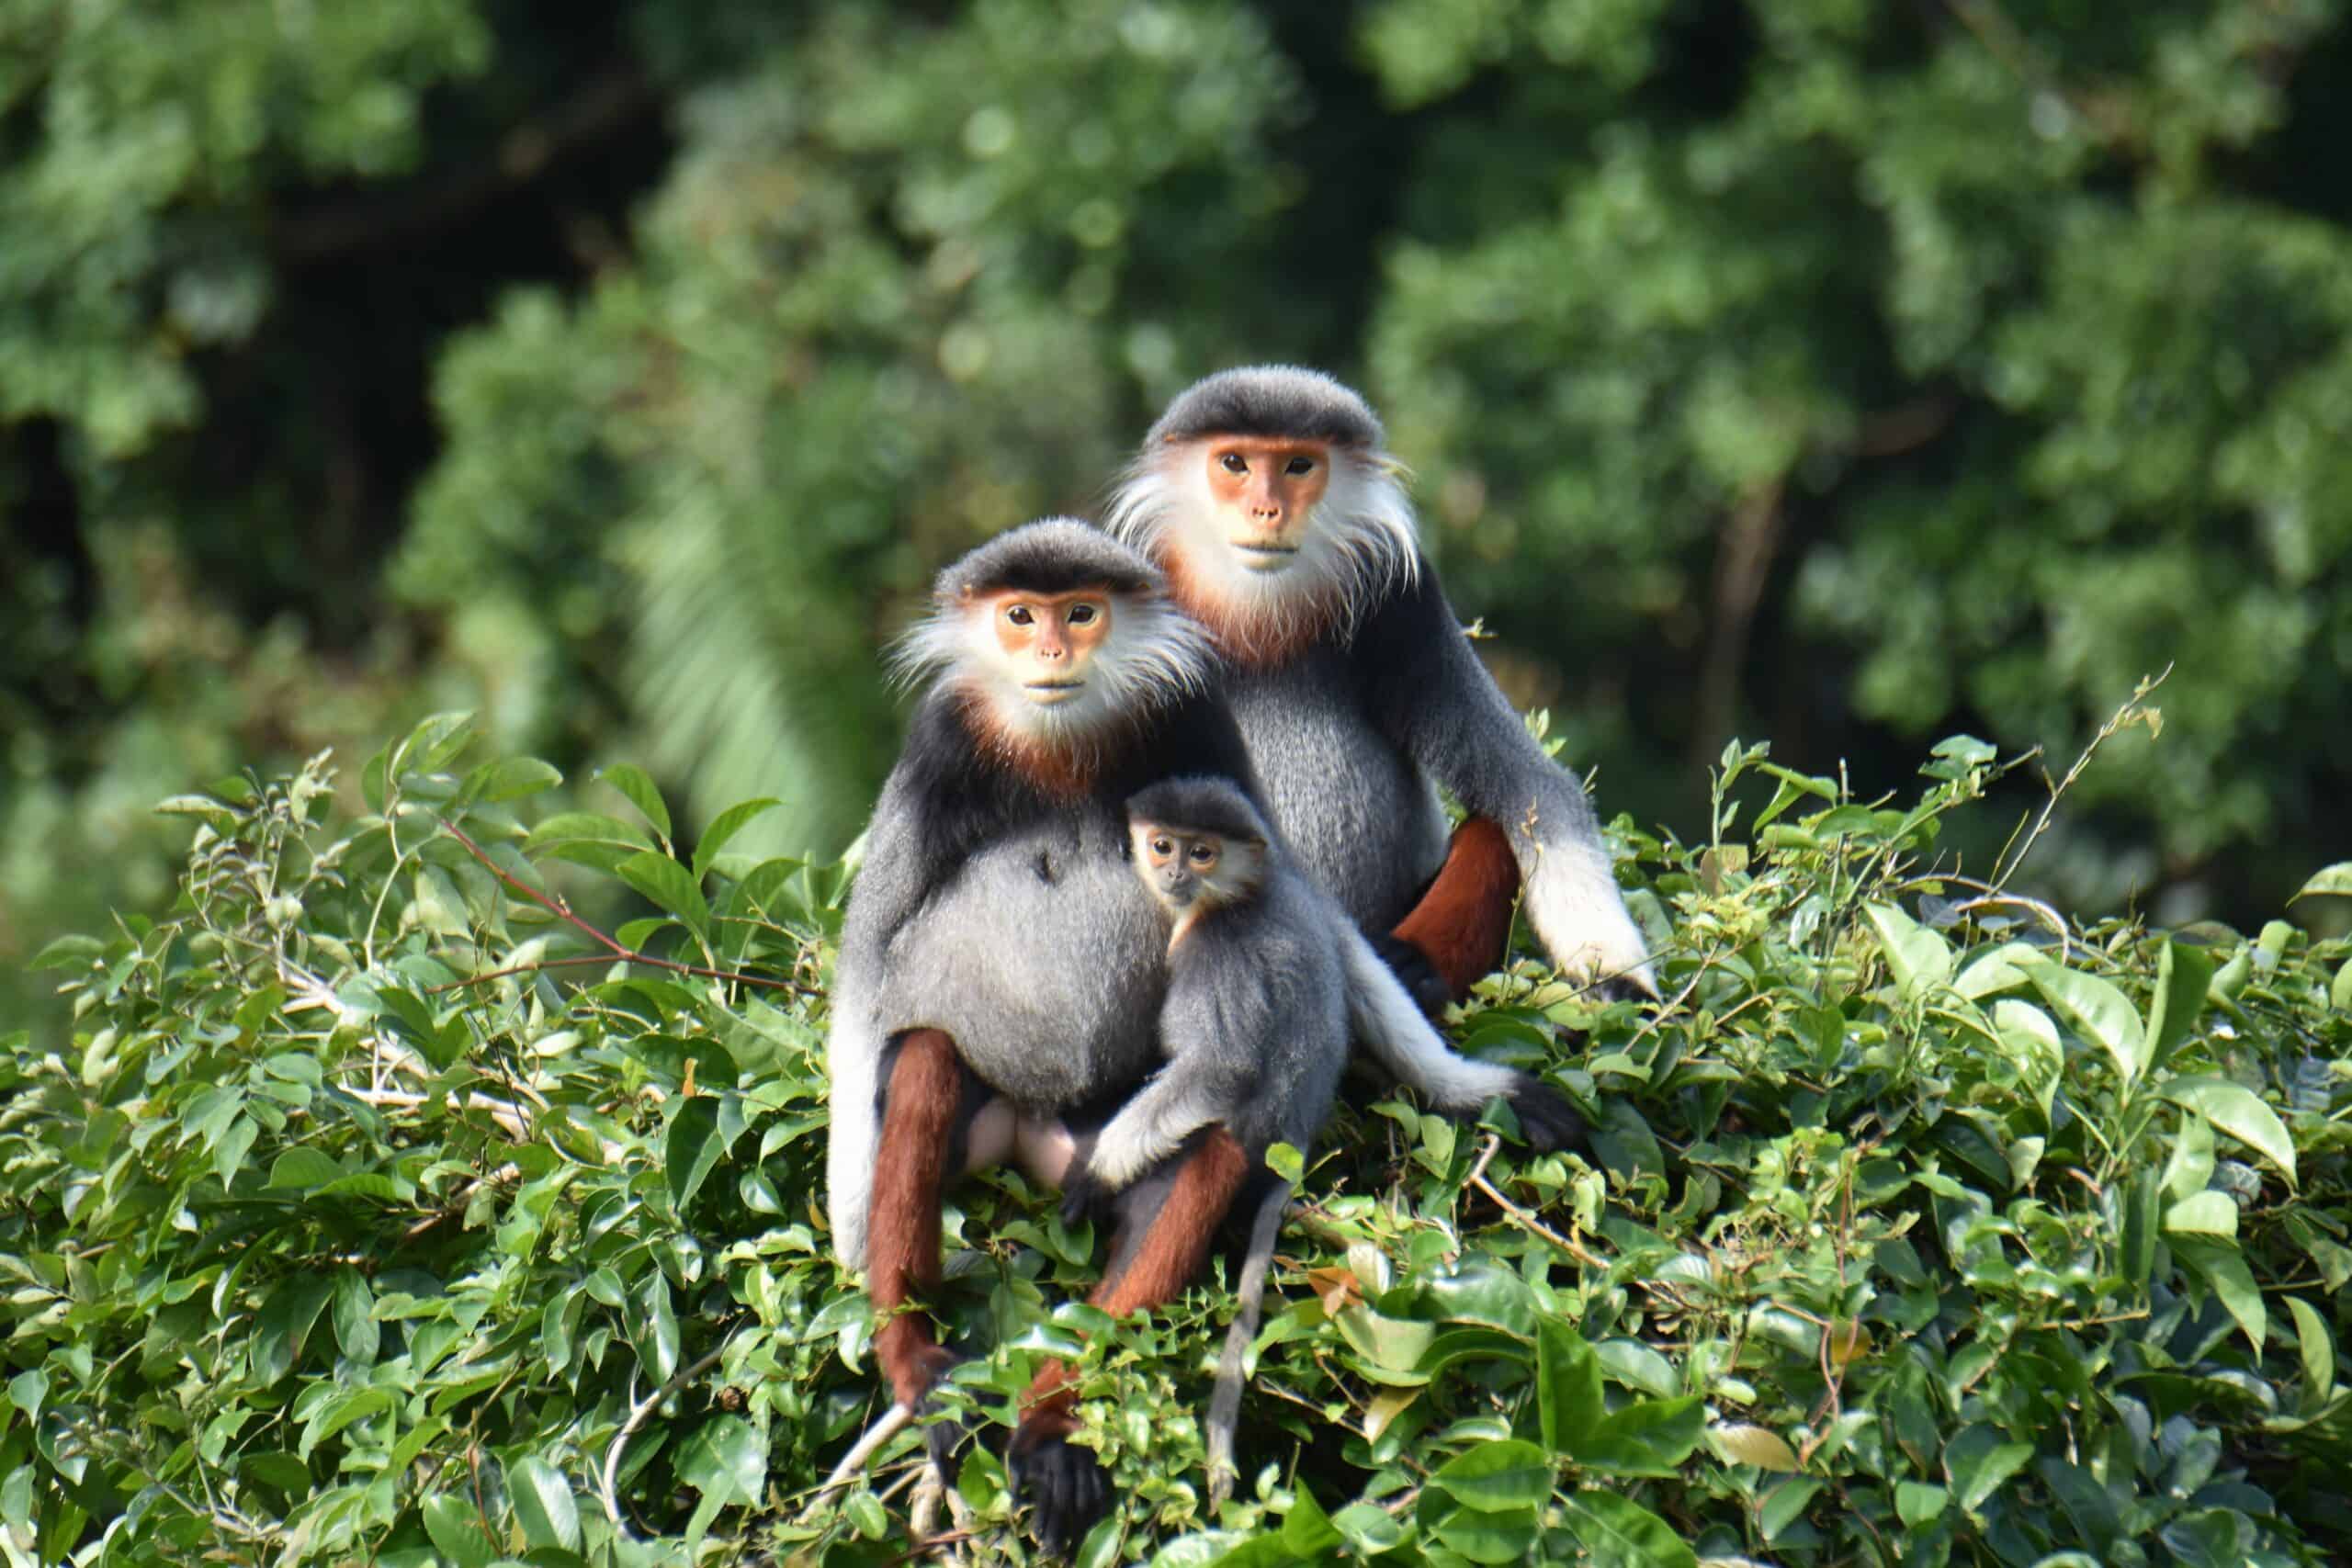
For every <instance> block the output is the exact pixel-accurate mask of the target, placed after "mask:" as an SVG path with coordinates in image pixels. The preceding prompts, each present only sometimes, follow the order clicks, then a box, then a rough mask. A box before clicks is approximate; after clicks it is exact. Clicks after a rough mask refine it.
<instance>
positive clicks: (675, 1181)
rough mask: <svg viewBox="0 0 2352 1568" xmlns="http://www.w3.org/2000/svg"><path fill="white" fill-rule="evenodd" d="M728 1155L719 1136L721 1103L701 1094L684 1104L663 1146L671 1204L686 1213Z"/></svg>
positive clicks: (671, 1125) (725, 1146) (724, 1142)
mask: <svg viewBox="0 0 2352 1568" xmlns="http://www.w3.org/2000/svg"><path fill="white" fill-rule="evenodd" d="M726 1152H727V1145H726V1140H725V1139H723V1138H721V1137H720V1136H719V1135H718V1100H716V1099H714V1098H712V1097H711V1096H709V1095H707V1094H698V1095H696V1096H695V1098H693V1099H692V1100H687V1101H685V1102H684V1103H683V1104H681V1105H680V1106H679V1107H678V1113H677V1114H676V1115H675V1116H673V1117H672V1118H671V1120H670V1131H669V1134H668V1135H667V1137H666V1138H665V1139H664V1140H663V1146H662V1162H663V1166H664V1168H665V1169H666V1170H667V1172H668V1175H669V1179H670V1201H671V1202H673V1204H675V1205H676V1206H677V1207H678V1208H679V1209H681V1210H683V1209H684V1208H685V1206H686V1205H687V1203H689V1202H690V1201H693V1199H694V1195H695V1192H696V1191H697V1190H699V1189H700V1188H701V1186H702V1184H703V1180H704V1179H705V1178H707V1177H708V1176H709V1175H710V1173H711V1170H712V1169H713V1168H715V1167H716V1166H717V1165H718V1159H719V1156H721V1155H723V1154H725V1153H726Z"/></svg>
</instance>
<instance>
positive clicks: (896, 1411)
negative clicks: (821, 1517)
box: [793, 1404, 915, 1524]
mask: <svg viewBox="0 0 2352 1568" xmlns="http://www.w3.org/2000/svg"><path fill="white" fill-rule="evenodd" d="M914 1418H915V1413H914V1411H913V1410H912V1409H911V1408H910V1407H909V1406H907V1405H904V1404H892V1405H891V1406H890V1408H889V1409H888V1410H885V1411H884V1412H883V1413H882V1417H881V1419H880V1420H878V1421H876V1422H875V1423H874V1425H873V1426H871V1427H867V1428H866V1429H865V1436H864V1437H862V1438H858V1439H857V1441H855V1442H854V1443H852V1444H851V1445H850V1449H849V1452H847V1453H845V1454H843V1455H842V1461H841V1463H839V1464H837V1465H835V1466H833V1471H832V1473H831V1475H828V1476H826V1477H825V1483H824V1484H823V1485H821V1486H820V1487H818V1488H817V1491H816V1494H815V1495H813V1496H811V1497H810V1498H809V1503H808V1506H806V1507H804V1508H802V1509H801V1510H800V1512H799V1514H798V1516H797V1517H795V1518H794V1520H793V1523H795V1524H807V1523H808V1522H809V1520H810V1519H811V1518H813V1517H815V1515H816V1512H817V1510H818V1509H819V1508H820V1507H821V1506H823V1505H824V1502H825V1499H826V1498H828V1497H830V1496H831V1495H833V1494H834V1493H836V1492H838V1491H840V1490H841V1489H842V1487H844V1486H847V1485H848V1484H849V1483H851V1482H853V1481H855V1480H856V1479H857V1476H858V1472H860V1471H862V1470H864V1469H865V1466H866V1464H867V1462H868V1461H871V1460H872V1459H873V1458H874V1456H875V1455H876V1454H877V1453H880V1452H881V1451H882V1445H884V1444H885V1443H887V1442H888V1441H889V1440H890V1439H891V1438H895V1437H897V1436H898V1435H899V1433H900V1432H903V1431H905V1430H906V1429H907V1427H910V1425H912V1424H913V1422H914Z"/></svg>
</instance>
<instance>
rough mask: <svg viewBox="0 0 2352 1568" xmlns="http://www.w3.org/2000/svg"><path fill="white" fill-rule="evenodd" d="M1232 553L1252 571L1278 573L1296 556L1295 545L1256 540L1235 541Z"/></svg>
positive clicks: (1296, 549) (1296, 548)
mask: <svg viewBox="0 0 2352 1568" xmlns="http://www.w3.org/2000/svg"><path fill="white" fill-rule="evenodd" d="M1233 553H1234V554H1236V555H1238V556H1239V557H1240V558H1241V564H1242V565H1243V566H1246V567H1248V568H1249V569H1250V570H1252V571H1280V570H1282V569H1283V568H1284V567H1286V566H1288V565H1290V563H1291V561H1292V560H1293V559H1294V558H1295V557H1296V556H1297V555H1298V547H1297V546H1296V545H1274V544H1267V543H1265V542H1263V541H1261V540H1257V539H1236V540H1235V541H1233Z"/></svg>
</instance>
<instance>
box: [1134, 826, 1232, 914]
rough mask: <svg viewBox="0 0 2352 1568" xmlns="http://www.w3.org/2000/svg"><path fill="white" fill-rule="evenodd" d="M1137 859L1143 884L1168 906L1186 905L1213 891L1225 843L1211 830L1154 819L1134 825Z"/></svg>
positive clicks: (1188, 905) (1189, 905) (1185, 907)
mask: <svg viewBox="0 0 2352 1568" xmlns="http://www.w3.org/2000/svg"><path fill="white" fill-rule="evenodd" d="M1133 832H1134V835H1135V846H1136V864H1137V865H1138V866H1139V867H1141V868H1142V871H1143V875H1144V885H1145V886H1148V887H1149V888H1150V889H1151V891H1152V894H1153V896H1154V897H1157V898H1158V899H1159V901H1160V902H1161V903H1162V904H1164V905H1166V906H1167V907H1168V908H1170V909H1174V910H1177V911H1180V912H1181V911H1182V910H1185V909H1189V908H1192V907H1193V904H1194V903H1196V902H1197V901H1199V900H1200V899H1201V898H1202V897H1204V895H1209V894H1211V893H1213V891H1214V889H1215V885H1216V872H1217V867H1218V866H1219V865H1220V864H1222V863H1223V862H1224V859H1225V844H1224V842H1223V840H1220V839H1218V838H1217V837H1216V836H1215V835H1214V834H1208V833H1185V832H1180V831H1178V830H1177V829H1172V828H1167V827H1163V826H1161V825H1160V824H1159V823H1157V822H1137V823H1136V824H1135V825H1134V827H1133Z"/></svg>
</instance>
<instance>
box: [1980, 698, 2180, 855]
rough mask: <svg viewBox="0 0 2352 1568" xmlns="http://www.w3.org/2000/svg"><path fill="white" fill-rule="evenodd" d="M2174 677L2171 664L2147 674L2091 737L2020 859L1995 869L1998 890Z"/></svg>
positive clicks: (2052, 796) (2052, 797)
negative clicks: (2105, 751)
mask: <svg viewBox="0 0 2352 1568" xmlns="http://www.w3.org/2000/svg"><path fill="white" fill-rule="evenodd" d="M2171 676H2172V666H2171V665H2169V664H2167V665H2165V667H2164V671H2163V672H2162V673H2161V674H2157V675H2143V676H2142V677H2141V678H2140V683H2139V684H2138V685H2137V686H2135V687H2133V688H2132V692H2131V698H2130V700H2129V701H2127V702H2126V703H2124V705H2122V706H2121V707H2120V708H2117V709H2116V710H2115V712H2114V713H2113V714H2112V715H2110V716H2109V718H2108V721H2107V722H2106V723H2105V724H2102V725H2100V726H2099V727H2098V734H2096V735H2094V736H2092V737H2091V739H2090V744H2089V745H2087V746H2086V747H2084V748H2083V753H2082V755H2081V756H2079V757H2076V758H2075V765H2074V766H2073V767H2071V768H2068V769H2067V770H2066V776H2065V777H2064V778H2063V779H2060V780H2059V781H2058V782H2057V784H2053V785H2052V786H2051V790H2050V800H2049V802H2048V804H2046V805H2044V806H2043V807H2042V808H2041V817H2040V818H2039V819H2037V820H2036V821H2035V823H2034V825H2033V831H2032V832H2030V833H2029V834H2027V835H2026V840H2025V842H2024V843H2023V844H2022V845H2020V846H2019V847H2018V852H2017V858H2016V859H2015V860H2012V861H2010V862H2009V863H2008V864H2007V867H2006V868H2004V867H2002V866H2001V865H1999V864H1996V865H1995V866H1994V867H1993V886H1994V888H1995V889H1996V891H1997V890H1999V889H2002V888H2006V887H2007V886H2008V884H2009V878H2010V877H2012V876H2015V875H2016V874H2017V872H2018V867H2019V866H2021V865H2023V864H2024V863H2025V857H2026V856H2028V855H2030V854H2031V853H2032V852H2033V846H2034V845H2035V843H2037V842H2038V841H2040V840H2041V835H2042V834H2043V833H2044V832H2046V831H2048V830H2049V828H2050V818H2052V816H2053V815H2054V814H2055V813H2056V812H2057V810H2058V803H2059V801H2061V800H2063V799H2064V798H2065V795H2066V792H2067V791H2068V790H2069V789H2071V788H2073V787H2074V784H2075V780H2076V779H2078V778H2080V777H2082V776H2083V770H2084V769H2085V768H2087V767H2089V766H2090V762H2091V759H2092V758H2093V757H2095V756H2097V755H2098V749H2099V748H2100V747H2101V746H2103V745H2105V744H2106V743H2107V742H2108V741H2109V740H2110V739H2113V738H2114V737H2115V736H2117V735H2119V734H2120V733H2122V732H2123V730H2125V729H2126V728H2129V727H2131V725H2133V724H2137V723H2139V722H2140V720H2141V719H2142V718H2143V716H2145V714H2146V713H2147V711H2148V710H2147V709H2145V708H2144V707H2143V706H2142V704H2143V703H2145V702H2146V701H2147V700H2148V695H2149V694H2150V693H2152V692H2154V690H2155V689H2156V688H2157V687H2158V686H2161V685H2163V684H2164V683H2165V681H2167V680H2169V679H2170V678H2171ZM2152 722H2153V721H2152ZM2044 776H2045V777H2046V776H2047V775H2044Z"/></svg>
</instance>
